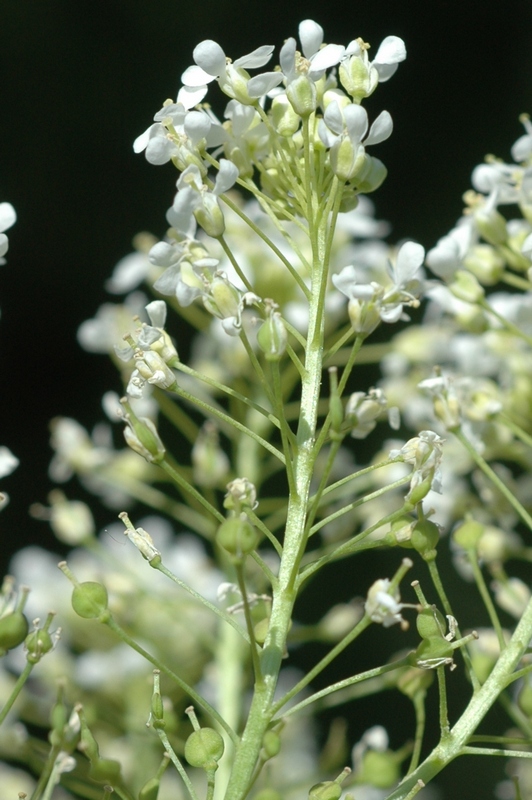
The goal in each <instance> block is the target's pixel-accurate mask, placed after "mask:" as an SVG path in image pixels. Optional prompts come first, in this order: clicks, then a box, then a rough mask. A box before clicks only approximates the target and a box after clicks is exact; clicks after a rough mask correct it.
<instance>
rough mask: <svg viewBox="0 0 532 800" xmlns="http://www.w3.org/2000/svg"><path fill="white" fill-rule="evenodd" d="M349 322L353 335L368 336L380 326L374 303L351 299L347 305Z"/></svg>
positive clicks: (377, 310) (379, 317)
mask: <svg viewBox="0 0 532 800" xmlns="http://www.w3.org/2000/svg"><path fill="white" fill-rule="evenodd" d="M347 313H348V314H349V321H350V322H351V327H352V328H353V330H354V332H355V333H363V334H365V335H366V336H368V335H369V334H370V333H372V332H373V331H374V330H375V328H376V327H377V326H378V325H379V324H380V321H381V316H380V314H379V309H378V308H377V306H376V304H375V303H372V302H371V301H365V300H364V301H361V300H358V298H356V297H355V298H353V299H352V300H350V301H349V303H348V305H347Z"/></svg>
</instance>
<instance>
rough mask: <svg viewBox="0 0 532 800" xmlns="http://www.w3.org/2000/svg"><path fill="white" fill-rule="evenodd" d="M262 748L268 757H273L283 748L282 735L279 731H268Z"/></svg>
mask: <svg viewBox="0 0 532 800" xmlns="http://www.w3.org/2000/svg"><path fill="white" fill-rule="evenodd" d="M262 749H263V750H264V752H265V754H266V756H267V757H268V758H273V757H274V756H276V755H277V753H278V752H279V750H280V749H281V737H280V736H279V734H278V733H277V731H266V733H265V734H264V736H263V739H262Z"/></svg>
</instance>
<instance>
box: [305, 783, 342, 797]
mask: <svg viewBox="0 0 532 800" xmlns="http://www.w3.org/2000/svg"><path fill="white" fill-rule="evenodd" d="M341 796H342V787H341V786H340V784H339V783H337V782H336V781H323V783H315V784H314V786H313V787H312V788H311V789H310V791H309V793H308V797H309V800H339V799H340V797H341Z"/></svg>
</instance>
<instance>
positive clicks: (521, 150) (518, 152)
mask: <svg viewBox="0 0 532 800" xmlns="http://www.w3.org/2000/svg"><path fill="white" fill-rule="evenodd" d="M511 153H512V158H513V160H514V161H518V162H519V161H526V160H527V158H528V157H529V155H530V154H531V153H532V136H528V135H525V136H520V137H519V139H518V140H517V141H516V142H514V144H513V145H512V150H511Z"/></svg>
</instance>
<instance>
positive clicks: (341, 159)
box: [329, 136, 365, 182]
mask: <svg viewBox="0 0 532 800" xmlns="http://www.w3.org/2000/svg"><path fill="white" fill-rule="evenodd" d="M329 154H330V159H331V169H332V171H333V172H334V174H335V175H336V177H337V178H338V179H339V180H341V181H346V182H347V181H351V180H353V179H354V178H355V177H356V176H357V175H358V173H360V171H361V170H362V168H363V167H364V164H365V160H364V156H365V150H364V147H363V145H361V144H359V143H358V142H352V141H351V139H350V138H349V136H341V137H340V138H339V139H337V141H336V142H335V143H334V144H333V146H332V147H331V149H330V151H329Z"/></svg>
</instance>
